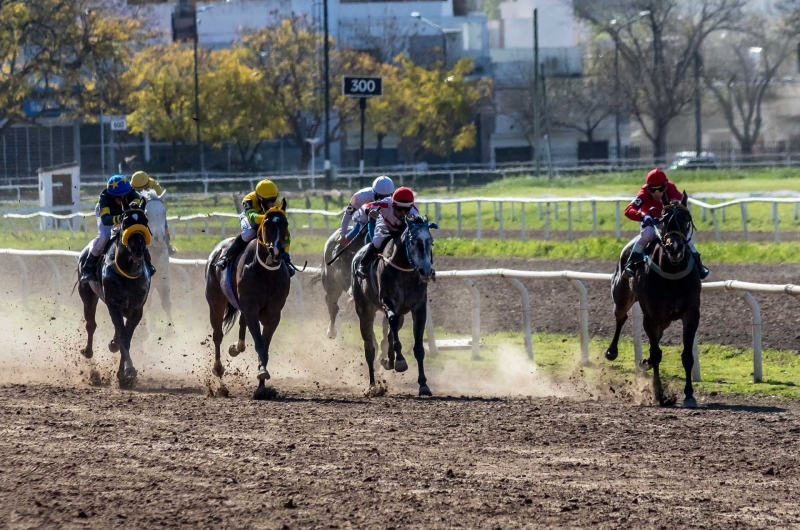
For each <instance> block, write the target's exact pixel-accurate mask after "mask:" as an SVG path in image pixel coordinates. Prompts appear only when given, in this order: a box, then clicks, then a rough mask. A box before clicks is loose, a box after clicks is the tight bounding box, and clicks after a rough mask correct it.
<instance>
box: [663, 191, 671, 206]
mask: <svg viewBox="0 0 800 530" xmlns="http://www.w3.org/2000/svg"><path fill="white" fill-rule="evenodd" d="M661 204H663V205H664V206H669V199H668V198H667V194H666V193H662V194H661Z"/></svg>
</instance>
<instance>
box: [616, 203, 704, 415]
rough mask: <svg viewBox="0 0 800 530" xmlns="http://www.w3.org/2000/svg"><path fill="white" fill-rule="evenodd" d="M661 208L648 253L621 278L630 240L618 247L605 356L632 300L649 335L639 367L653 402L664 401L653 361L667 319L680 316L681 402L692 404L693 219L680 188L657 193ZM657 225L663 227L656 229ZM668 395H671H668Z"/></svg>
mask: <svg viewBox="0 0 800 530" xmlns="http://www.w3.org/2000/svg"><path fill="white" fill-rule="evenodd" d="M662 201H663V202H664V212H663V214H662V217H661V219H660V220H659V221H658V228H659V230H660V231H659V233H658V238H657V239H656V241H655V243H654V244H653V246H652V247H651V252H650V253H649V254H650V255H649V256H648V258H647V260H646V263H645V265H644V266H643V267H640V268H639V270H637V272H636V275H635V276H634V277H633V278H631V279H630V281H628V280H625V279H624V278H623V277H622V272H623V270H624V268H625V263H626V262H627V260H628V254H630V251H631V248H632V246H633V243H634V242H633V241H631V242H630V243H628V245H626V246H625V248H624V249H623V250H622V254H621V256H620V261H619V263H617V268H616V270H615V272H614V274H613V276H612V280H611V294H612V296H613V298H614V317H615V318H616V321H617V328H616V331H615V332H614V339H613V340H612V342H611V345H610V346H609V347H608V350H606V359H608V360H610V361H613V360H614V359H616V358H617V354H618V348H617V343H618V341H619V334H620V330H621V329H622V325H623V324H624V323H625V321H626V320H627V319H628V311H629V310H630V308H631V307H632V306H633V304H634V303H635V302H636V301H637V300H638V301H639V305H640V306H641V308H642V314H643V317H644V319H643V326H644V331H645V333H647V338H648V339H649V340H650V357H649V358H648V359H643V360H642V363H641V366H642V368H643V369H645V370H648V369H650V368H652V369H653V392H654V394H655V397H656V400H657V401H658V403H659V405H662V406H664V405H670V404H672V401H670V400H666V399H665V398H664V390H663V388H662V386H661V376H660V374H659V364H660V363H661V348H660V347H659V342H660V341H661V337H662V336H663V334H664V330H666V329H667V328H668V327H669V325H670V324H671V323H672V322H674V321H676V320H681V321H682V322H683V352H682V353H681V361H682V363H683V368H684V370H685V372H686V385H685V386H684V400H683V406H684V407H690V408H694V407H696V406H697V401H696V400H695V398H694V389H693V388H692V377H691V374H692V366H693V365H694V355H693V351H692V350H693V345H694V338H695V335H696V334H697V327H698V325H699V324H700V289H701V281H700V274H699V272H698V271H697V267H696V266H695V263H694V258H693V257H692V253H691V252H690V251H689V250H688V245H687V242H688V240H689V239H690V238H691V235H692V231H693V229H694V224H693V223H692V214H691V212H690V211H689V208H688V206H687V201H688V196H687V195H686V192H684V193H683V197H682V199H681V200H680V201H672V202H668V201H667V199H666V195H664V196H662ZM661 230H663V232H661ZM673 401H674V400H673Z"/></svg>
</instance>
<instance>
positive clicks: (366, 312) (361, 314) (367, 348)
mask: <svg viewBox="0 0 800 530" xmlns="http://www.w3.org/2000/svg"><path fill="white" fill-rule="evenodd" d="M356 309H358V304H356ZM357 313H358V324H359V329H360V330H361V340H363V341H364V357H365V358H366V361H367V369H368V370H369V390H367V395H368V396H372V395H373V392H375V367H374V362H375V329H374V326H375V310H374V309H373V308H372V307H369V308H365V309H361V310H358V311H357Z"/></svg>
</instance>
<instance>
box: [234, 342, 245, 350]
mask: <svg viewBox="0 0 800 530" xmlns="http://www.w3.org/2000/svg"><path fill="white" fill-rule="evenodd" d="M244 350H245V347H244V341H243V340H240V341H239V342H237V343H236V351H238V352H239V353H242V352H243V351H244Z"/></svg>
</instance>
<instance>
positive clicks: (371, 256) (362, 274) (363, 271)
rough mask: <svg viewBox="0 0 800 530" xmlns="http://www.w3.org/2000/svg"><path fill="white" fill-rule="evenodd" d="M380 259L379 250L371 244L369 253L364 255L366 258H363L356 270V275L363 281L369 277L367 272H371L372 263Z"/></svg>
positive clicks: (368, 249)
mask: <svg viewBox="0 0 800 530" xmlns="http://www.w3.org/2000/svg"><path fill="white" fill-rule="evenodd" d="M377 257H378V249H377V248H376V247H375V245H373V244H372V243H370V244H369V247H368V248H367V252H366V253H365V254H364V257H363V258H361V263H359V265H358V269H357V270H356V274H357V275H358V277H359V278H361V279H362V280H363V279H364V278H366V277H367V271H368V270H369V267H370V265H372V262H373V261H375V258H377Z"/></svg>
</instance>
